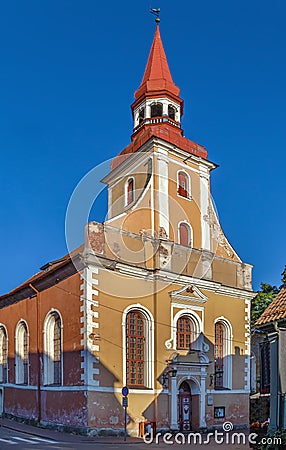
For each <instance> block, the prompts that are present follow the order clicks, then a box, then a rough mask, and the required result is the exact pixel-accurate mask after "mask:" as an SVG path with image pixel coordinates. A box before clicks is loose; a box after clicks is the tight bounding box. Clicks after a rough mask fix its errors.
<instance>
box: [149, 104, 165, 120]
mask: <svg viewBox="0 0 286 450" xmlns="http://www.w3.org/2000/svg"><path fill="white" fill-rule="evenodd" d="M162 115H163V105H162V103H153V104H152V105H151V117H161V116H162Z"/></svg>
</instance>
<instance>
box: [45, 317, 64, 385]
mask: <svg viewBox="0 0 286 450" xmlns="http://www.w3.org/2000/svg"><path fill="white" fill-rule="evenodd" d="M44 334H45V335H44V383H45V384H48V385H49V384H53V385H60V384H62V321H61V318H60V315H59V314H58V313H57V312H56V311H53V312H51V313H50V314H48V316H47V317H46V320H45V326H44Z"/></svg>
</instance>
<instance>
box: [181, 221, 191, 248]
mask: <svg viewBox="0 0 286 450" xmlns="http://www.w3.org/2000/svg"><path fill="white" fill-rule="evenodd" d="M192 241H193V237H192V229H191V227H190V225H189V224H187V223H185V222H181V223H180V225H179V243H180V245H184V246H185V247H192V245H193V242H192Z"/></svg>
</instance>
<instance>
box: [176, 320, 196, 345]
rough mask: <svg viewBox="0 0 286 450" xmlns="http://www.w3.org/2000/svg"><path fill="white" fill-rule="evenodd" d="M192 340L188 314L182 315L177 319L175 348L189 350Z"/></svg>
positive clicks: (192, 333)
mask: <svg viewBox="0 0 286 450" xmlns="http://www.w3.org/2000/svg"><path fill="white" fill-rule="evenodd" d="M193 340H194V327H193V323H192V321H191V319H190V318H189V317H188V316H182V317H180V318H179V319H178V321H177V349H178V350H190V348H191V343H192V342H193Z"/></svg>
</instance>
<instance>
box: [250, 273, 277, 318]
mask: <svg viewBox="0 0 286 450" xmlns="http://www.w3.org/2000/svg"><path fill="white" fill-rule="evenodd" d="M281 281H282V284H281V286H280V287H279V288H277V287H276V286H271V284H267V283H261V285H260V287H261V290H260V291H258V292H257V295H256V297H254V299H253V300H252V302H251V322H250V324H251V327H254V325H255V322H256V321H257V320H258V319H259V317H260V316H261V314H262V313H263V312H264V311H265V310H266V308H267V306H268V305H270V303H271V302H272V300H274V298H275V297H276V295H277V294H278V292H279V291H280V289H281V288H282V287H283V286H284V285H286V265H285V267H284V270H283V272H282V274H281Z"/></svg>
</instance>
